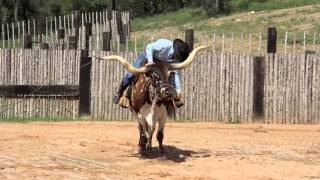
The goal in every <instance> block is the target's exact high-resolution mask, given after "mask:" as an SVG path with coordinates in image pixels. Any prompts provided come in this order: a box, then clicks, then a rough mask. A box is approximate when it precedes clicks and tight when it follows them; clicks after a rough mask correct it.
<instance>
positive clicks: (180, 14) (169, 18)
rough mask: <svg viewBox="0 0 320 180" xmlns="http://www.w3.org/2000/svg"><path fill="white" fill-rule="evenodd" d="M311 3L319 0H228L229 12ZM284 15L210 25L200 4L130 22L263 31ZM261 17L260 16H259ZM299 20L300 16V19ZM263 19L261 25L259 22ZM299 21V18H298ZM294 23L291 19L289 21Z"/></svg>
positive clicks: (138, 27) (146, 26)
mask: <svg viewBox="0 0 320 180" xmlns="http://www.w3.org/2000/svg"><path fill="white" fill-rule="evenodd" d="M311 4H320V1H319V0H231V1H230V6H231V9H232V11H231V12H232V13H236V12H243V11H269V10H274V9H285V8H292V7H299V6H305V5H311ZM299 11H300V12H301V13H303V14H308V13H313V12H319V11H320V7H319V6H314V8H313V10H311V11H312V12H310V11H308V10H298V11H297V13H298V12H299ZM284 16H287V13H281V14H276V15H274V16H270V17H266V18H265V19H262V20H263V21H262V22H261V21H260V20H261V19H259V21H257V22H250V23H248V22H240V23H239V22H238V23H235V22H227V23H223V24H222V25H214V26H210V25H207V24H206V23H201V21H203V20H206V19H209V18H210V17H209V16H207V15H206V13H205V11H204V10H203V9H202V8H184V9H181V10H178V11H175V12H170V13H164V14H159V15H154V16H148V17H142V18H141V17H139V18H134V19H133V20H132V21H131V22H132V24H131V25H132V26H131V27H132V30H133V31H143V30H157V29H159V30H161V29H162V28H164V27H177V28H178V29H186V26H187V25H189V26H191V27H194V28H195V29H197V30H209V31H211V30H212V29H215V31H220V30H221V31H223V30H227V31H228V30H230V29H232V30H233V31H234V30H238V29H241V30H247V31H252V29H257V25H259V26H258V28H259V27H261V28H260V29H262V30H264V31H265V28H264V27H265V26H266V25H267V26H268V25H277V24H275V23H273V20H275V19H277V18H279V17H284ZM262 18H263V17H262ZM300 21H302V20H300ZM260 23H262V25H264V26H263V28H262V25H260ZM299 23H301V22H299ZM292 24H294V23H292Z"/></svg>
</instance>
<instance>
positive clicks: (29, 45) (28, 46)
mask: <svg viewBox="0 0 320 180" xmlns="http://www.w3.org/2000/svg"><path fill="white" fill-rule="evenodd" d="M31 39H32V37H31V35H30V34H26V35H25V36H24V40H23V48H24V49H32V41H31Z"/></svg>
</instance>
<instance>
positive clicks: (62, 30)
mask: <svg viewBox="0 0 320 180" xmlns="http://www.w3.org/2000/svg"><path fill="white" fill-rule="evenodd" d="M64 37H65V30H64V29H58V39H59V40H61V39H64Z"/></svg>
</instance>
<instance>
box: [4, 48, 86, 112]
mask: <svg viewBox="0 0 320 180" xmlns="http://www.w3.org/2000/svg"><path fill="white" fill-rule="evenodd" d="M79 63H80V51H79V50H78V51H77V50H53V49H52V50H39V49H0V118H15V117H24V118H28V117H76V116H77V115H78V101H79V100H78V99H79V92H78V90H77V89H78V88H77V86H79V68H80V66H79ZM50 92H54V94H51V93H50Z"/></svg>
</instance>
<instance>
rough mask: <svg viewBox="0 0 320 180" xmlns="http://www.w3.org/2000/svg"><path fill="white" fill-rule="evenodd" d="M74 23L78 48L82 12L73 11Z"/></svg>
mask: <svg viewBox="0 0 320 180" xmlns="http://www.w3.org/2000/svg"><path fill="white" fill-rule="evenodd" d="M73 17H74V20H73V23H74V31H75V36H76V46H77V47H78V42H79V30H80V26H81V11H80V10H73Z"/></svg>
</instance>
